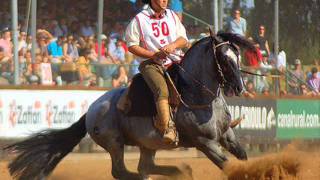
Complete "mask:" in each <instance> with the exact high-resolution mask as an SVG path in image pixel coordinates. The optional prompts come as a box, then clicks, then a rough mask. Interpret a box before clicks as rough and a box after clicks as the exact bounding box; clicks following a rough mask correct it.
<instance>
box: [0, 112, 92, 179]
mask: <svg viewBox="0 0 320 180" xmlns="http://www.w3.org/2000/svg"><path fill="white" fill-rule="evenodd" d="M85 120H86V115H83V116H82V117H81V118H80V120H79V121H78V122H76V123H74V124H73V125H72V126H70V127H69V128H67V129H62V130H47V131H43V132H40V133H37V134H35V135H33V136H32V137H31V138H29V139H26V140H24V141H22V142H18V143H16V144H12V145H10V146H8V147H5V150H7V151H9V152H13V153H18V154H19V155H18V156H17V157H16V158H15V159H14V160H13V161H12V162H11V163H10V164H9V166H8V168H9V170H10V174H11V175H12V176H13V177H14V178H15V179H42V178H44V177H46V176H48V175H49V174H50V173H51V172H52V171H53V169H54V168H55V167H56V166H57V164H58V163H59V162H60V161H61V160H62V159H63V158H64V157H65V156H66V155H67V154H68V153H70V152H71V151H72V149H73V148H74V147H75V146H76V145H77V144H79V142H80V141H81V139H82V138H83V137H84V136H85V135H86V133H87V130H86V123H85Z"/></svg>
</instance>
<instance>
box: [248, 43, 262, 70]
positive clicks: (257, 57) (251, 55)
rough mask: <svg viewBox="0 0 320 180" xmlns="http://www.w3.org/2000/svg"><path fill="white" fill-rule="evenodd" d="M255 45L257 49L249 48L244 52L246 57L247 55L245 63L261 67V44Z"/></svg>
mask: <svg viewBox="0 0 320 180" xmlns="http://www.w3.org/2000/svg"><path fill="white" fill-rule="evenodd" d="M249 39H250V38H249ZM254 46H255V47H256V50H255V51H252V50H250V49H247V50H246V51H245V52H244V57H245V60H246V63H245V65H247V66H250V67H253V68H259V67H260V63H261V61H262V55H261V52H260V49H259V44H254Z"/></svg>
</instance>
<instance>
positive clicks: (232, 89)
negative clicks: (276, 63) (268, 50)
mask: <svg viewBox="0 0 320 180" xmlns="http://www.w3.org/2000/svg"><path fill="white" fill-rule="evenodd" d="M212 42H213V43H212V45H213V51H214V56H215V58H216V60H215V61H216V65H217V69H218V72H219V74H218V75H219V76H220V77H219V78H218V79H219V83H220V85H221V86H222V87H223V90H224V94H225V95H226V96H233V95H236V96H239V95H240V94H242V92H243V91H244V84H243V81H242V77H241V72H240V52H239V49H238V46H237V45H239V46H242V47H245V48H250V49H251V48H254V47H253V46H252V44H251V43H250V42H249V41H247V40H246V39H245V38H243V37H240V36H237V35H235V34H231V33H220V34H218V35H217V36H212Z"/></svg>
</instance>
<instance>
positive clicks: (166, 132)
mask: <svg viewBox="0 0 320 180" xmlns="http://www.w3.org/2000/svg"><path fill="white" fill-rule="evenodd" d="M142 2H143V3H145V4H148V5H147V8H146V9H144V10H142V11H141V12H140V13H139V14H137V15H136V16H135V18H133V20H132V21H131V22H130V24H129V25H128V27H127V29H126V41H127V44H128V47H129V51H130V52H131V53H133V54H135V55H136V56H138V57H140V62H141V64H140V66H139V70H140V72H141V74H142V76H143V78H144V80H145V81H146V83H147V84H148V86H149V88H150V89H151V91H152V92H153V95H154V100H155V102H156V109H157V117H156V119H155V120H154V125H155V127H156V128H157V129H158V130H159V132H160V133H161V135H163V140H164V141H165V142H167V143H173V142H175V141H176V136H177V134H176V131H175V129H174V127H172V126H169V122H170V121H171V116H170V106H169V101H168V99H169V89H168V85H167V83H166V79H165V76H164V70H163V68H168V67H169V66H170V65H171V64H172V63H174V62H173V61H176V62H175V63H179V61H180V60H181V59H180V56H179V55H181V54H182V51H181V48H185V47H187V45H188V40H187V35H186V30H185V28H184V26H183V25H182V23H181V22H180V20H179V18H178V16H177V15H176V14H175V13H174V12H173V11H172V10H169V9H167V5H168V0H142Z"/></svg>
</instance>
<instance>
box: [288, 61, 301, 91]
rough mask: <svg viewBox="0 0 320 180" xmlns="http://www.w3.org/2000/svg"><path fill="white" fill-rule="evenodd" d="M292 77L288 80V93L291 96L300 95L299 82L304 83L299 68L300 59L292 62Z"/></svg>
mask: <svg viewBox="0 0 320 180" xmlns="http://www.w3.org/2000/svg"><path fill="white" fill-rule="evenodd" d="M292 74H293V76H291V77H290V78H289V81H288V85H289V93H291V94H293V95H300V94H302V93H301V89H300V87H301V83H300V82H301V81H304V73H303V71H302V68H301V61H300V59H296V60H295V61H294V70H293V72H292Z"/></svg>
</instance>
